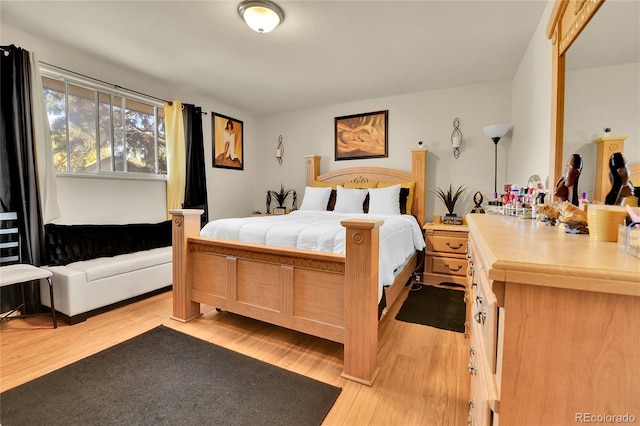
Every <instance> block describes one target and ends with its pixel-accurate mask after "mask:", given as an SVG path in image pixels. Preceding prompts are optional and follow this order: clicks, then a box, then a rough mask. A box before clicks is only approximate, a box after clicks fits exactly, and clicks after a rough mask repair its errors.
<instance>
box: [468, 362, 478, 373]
mask: <svg viewBox="0 0 640 426" xmlns="http://www.w3.org/2000/svg"><path fill="white" fill-rule="evenodd" d="M467 370H469V374H470V375H472V376H475V375H476V374H478V364H471V362H469V365H468V366H467Z"/></svg>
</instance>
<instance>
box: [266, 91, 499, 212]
mask: <svg viewBox="0 0 640 426" xmlns="http://www.w3.org/2000/svg"><path fill="white" fill-rule="evenodd" d="M380 110H389V122H388V145H389V156H388V158H379V159H368V160H348V161H345V160H342V161H335V160H334V118H335V117H339V116H345V115H351V114H358V113H365V112H372V111H380ZM510 116H511V82H509V81H502V82H493V83H485V84H477V85H472V86H464V87H456V88H451V89H445V90H433V91H426V92H419V93H413V94H409V95H402V96H394V97H387V98H380V99H372V100H366V101H360V102H353V103H346V104H338V105H330V106H327V107H323V108H315V109H308V110H297V111H291V112H287V113H281V114H274V115H267V116H261V117H259V118H258V119H257V127H258V128H259V129H260V135H261V136H262V137H261V141H260V143H258V144H257V145H256V148H257V149H258V150H259V152H260V158H263V159H264V161H263V162H262V167H263V172H262V175H261V178H260V184H259V185H256V186H255V188H254V196H255V197H256V198H257V199H258V200H259V201H258V202H257V203H256V205H255V207H256V209H258V210H262V211H264V208H265V206H264V202H263V201H262V200H264V193H265V191H266V190H267V189H278V188H279V187H280V182H282V183H283V184H284V186H285V187H289V188H295V189H296V191H297V192H298V194H300V195H299V197H298V199H299V200H301V199H302V195H303V192H304V184H305V177H306V175H305V171H306V168H305V162H304V156H305V155H309V154H318V155H321V157H322V160H321V172H327V171H330V170H334V169H338V168H343V167H354V166H380V167H390V168H398V169H404V170H407V171H410V168H411V151H410V150H411V148H414V147H416V146H417V142H418V141H423V142H424V144H425V145H426V147H428V148H429V154H428V157H427V189H428V190H429V191H433V190H434V189H435V187H436V186H438V187H441V188H444V187H446V188H448V186H449V184H450V183H451V184H452V185H453V187H454V188H455V187H457V186H459V185H466V186H467V187H468V190H467V191H466V193H465V195H464V197H463V198H462V199H461V201H460V204H459V205H457V206H456V213H458V214H459V215H462V214H466V213H468V212H469V211H470V210H471V208H473V201H472V198H473V194H474V193H475V192H476V191H481V192H482V193H483V194H484V196H485V199H486V197H487V196H488V195H489V194H491V193H493V180H494V164H493V163H494V146H493V142H492V141H491V140H490V139H489V138H487V137H486V136H485V135H484V134H483V132H482V128H483V127H484V126H486V125H487V124H493V123H497V122H509V120H510ZM456 117H458V118H459V119H460V130H461V132H462V135H463V142H462V148H461V153H460V157H459V158H458V159H455V158H454V157H453V149H452V146H451V139H450V138H451V133H452V131H453V120H454V118H456ZM279 135H282V138H283V141H284V144H285V157H284V161H283V165H282V166H280V165H278V163H277V161H276V159H275V150H276V145H277V140H278V136H279ZM504 140H505V141H506V142H507V144H509V143H510V137H509V136H508V135H507V136H506V137H505V138H504ZM504 147H505V145H503V144H501V145H500V146H499V147H498V148H499V160H498V161H499V165H498V167H499V181H503V180H504V179H505V177H504V176H505V173H506V161H505V158H506V157H505V151H504V150H505V148H504ZM289 202H290V200H289ZM444 213H446V210H445V208H444V205H443V204H442V203H441V202H440V201H437V200H436V199H435V197H434V195H433V194H432V193H429V194H428V196H427V217H428V218H429V217H431V216H432V215H433V214H444Z"/></svg>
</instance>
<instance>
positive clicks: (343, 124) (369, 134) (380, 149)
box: [335, 110, 389, 160]
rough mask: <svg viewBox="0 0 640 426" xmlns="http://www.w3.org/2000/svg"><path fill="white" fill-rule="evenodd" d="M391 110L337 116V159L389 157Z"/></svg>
mask: <svg viewBox="0 0 640 426" xmlns="http://www.w3.org/2000/svg"><path fill="white" fill-rule="evenodd" d="M388 120H389V111H388V110H386V111H376V112H367V113H364V114H355V115H347V116H344V117H336V118H335V159H336V160H354V159H358V158H379V157H388V156H389V155H388V142H387V125H388Z"/></svg>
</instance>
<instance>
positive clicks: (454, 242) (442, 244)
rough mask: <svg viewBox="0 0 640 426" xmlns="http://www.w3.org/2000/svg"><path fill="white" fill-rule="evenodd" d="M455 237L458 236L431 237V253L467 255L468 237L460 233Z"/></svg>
mask: <svg viewBox="0 0 640 426" xmlns="http://www.w3.org/2000/svg"><path fill="white" fill-rule="evenodd" d="M460 234H462V235H460ZM455 235H456V236H451V235H437V234H436V235H433V236H429V243H430V244H429V246H430V247H428V248H429V251H434V252H440V253H459V254H465V253H466V251H467V237H466V235H465V234H464V233H459V232H456V233H455Z"/></svg>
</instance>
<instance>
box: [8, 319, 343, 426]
mask: <svg viewBox="0 0 640 426" xmlns="http://www.w3.org/2000/svg"><path fill="white" fill-rule="evenodd" d="M340 392H341V389H340V388H338V387H335V386H331V385H328V384H326V383H322V382H319V381H317V380H313V379H310V378H308V377H305V376H302V375H299V374H296V373H292V372H290V371H287V370H284V369H281V368H279V367H275V366H273V365H271V364H267V363H265V362H262V361H259V360H256V359H253V358H250V357H247V356H245V355H242V354H239V353H236V352H233V351H230V350H228V349H225V348H222V347H220V346H216V345H214V344H211V343H208V342H205V341H203V340H200V339H197V338H195V337H192V336H188V335H186V334H184V333H180V332H178V331H175V330H172V329H170V328H168V327H164V326H159V327H157V328H154V329H152V330H150V331H148V332H145V333H143V334H141V335H139V336H136V337H134V338H132V339H130V340H127V341H125V342H122V343H120V344H118V345H116V346H113V347H111V348H108V349H105V350H104V351H102V352H99V353H97V354H95V355H92V356H90V357H88V358H85V359H82V360H80V361H77V362H75V363H73V364H70V365H68V366H66V367H63V368H61V369H59V370H56V371H53V372H51V373H49V374H47V375H45V376H42V377H40V378H38V379H35V380H32V381H30V382H28V383H25V384H23V385H21V386H18V387H16V388H14V389H10V390H8V391H6V392H3V393H2V394H0V422H1V423H2V426H16V425H29V426H31V425H83V426H84V425H319V424H321V423H322V421H323V419H324V418H325V416H326V415H327V413H328V412H329V410H330V409H331V407H332V406H333V404H334V402H335V401H336V399H337V398H338V395H339V394H340Z"/></svg>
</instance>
